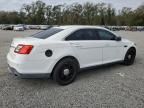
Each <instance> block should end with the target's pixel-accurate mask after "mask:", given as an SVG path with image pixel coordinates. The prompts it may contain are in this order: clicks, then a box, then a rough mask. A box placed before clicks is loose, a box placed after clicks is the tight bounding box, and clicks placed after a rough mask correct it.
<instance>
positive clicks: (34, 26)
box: [29, 25, 40, 30]
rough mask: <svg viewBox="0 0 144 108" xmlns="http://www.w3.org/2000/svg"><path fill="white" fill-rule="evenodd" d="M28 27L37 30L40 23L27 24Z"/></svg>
mask: <svg viewBox="0 0 144 108" xmlns="http://www.w3.org/2000/svg"><path fill="white" fill-rule="evenodd" d="M29 28H30V29H33V30H39V29H40V25H29Z"/></svg>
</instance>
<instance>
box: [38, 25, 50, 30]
mask: <svg viewBox="0 0 144 108" xmlns="http://www.w3.org/2000/svg"><path fill="white" fill-rule="evenodd" d="M50 27H51V26H49V25H40V29H41V30H47V29H48V28H50Z"/></svg>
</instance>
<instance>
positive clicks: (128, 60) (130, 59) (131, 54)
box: [123, 48, 136, 66]
mask: <svg viewBox="0 0 144 108" xmlns="http://www.w3.org/2000/svg"><path fill="white" fill-rule="evenodd" d="M135 56H136V50H135V49H134V48H130V49H129V50H128V51H127V53H126V55H125V58H124V62H123V64H124V65H127V66H129V65H132V64H133V63H134V60H135Z"/></svg>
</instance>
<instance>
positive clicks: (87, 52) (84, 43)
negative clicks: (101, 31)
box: [66, 29, 103, 67]
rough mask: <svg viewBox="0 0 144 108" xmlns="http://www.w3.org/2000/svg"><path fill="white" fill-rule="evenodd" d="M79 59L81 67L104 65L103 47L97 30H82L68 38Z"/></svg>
mask: <svg viewBox="0 0 144 108" xmlns="http://www.w3.org/2000/svg"><path fill="white" fill-rule="evenodd" d="M66 40H67V41H69V43H70V44H71V46H72V47H73V49H74V51H75V53H76V54H77V56H78V58H79V62H80V65H81V67H89V66H94V65H99V64H102V47H103V44H102V43H101V42H100V41H99V37H98V34H97V31H96V30H95V29H80V30H77V31H76V32H74V33H72V34H71V35H70V36H68V37H67V38H66Z"/></svg>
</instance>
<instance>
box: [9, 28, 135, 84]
mask: <svg viewBox="0 0 144 108" xmlns="http://www.w3.org/2000/svg"><path fill="white" fill-rule="evenodd" d="M135 56H136V46H135V43H134V42H131V41H129V40H127V39H123V38H121V37H119V36H117V35H116V34H115V33H113V32H111V31H110V30H108V29H106V28H103V27H95V26H59V27H52V28H50V29H47V30H45V31H41V32H39V33H36V34H34V35H32V36H31V37H26V38H16V39H14V40H13V42H12V44H11V47H10V51H9V53H8V55H7V62H8V65H9V70H10V71H11V72H13V73H14V74H15V75H18V76H20V77H22V78H27V77H34V76H38V77H43V76H46V77H52V78H53V79H54V80H55V81H56V82H57V83H58V84H61V85H67V84H69V83H71V82H73V81H74V79H75V78H76V75H77V73H78V72H79V70H80V69H82V68H87V67H91V66H98V65H103V64H107V63H113V62H122V63H123V64H125V65H132V64H133V63H134V60H135Z"/></svg>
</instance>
